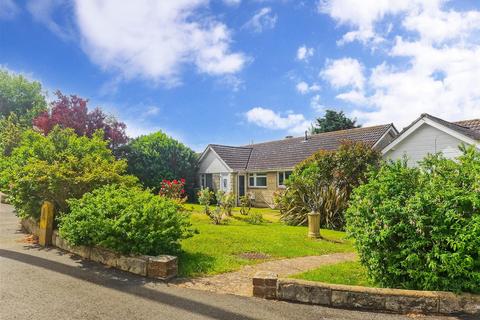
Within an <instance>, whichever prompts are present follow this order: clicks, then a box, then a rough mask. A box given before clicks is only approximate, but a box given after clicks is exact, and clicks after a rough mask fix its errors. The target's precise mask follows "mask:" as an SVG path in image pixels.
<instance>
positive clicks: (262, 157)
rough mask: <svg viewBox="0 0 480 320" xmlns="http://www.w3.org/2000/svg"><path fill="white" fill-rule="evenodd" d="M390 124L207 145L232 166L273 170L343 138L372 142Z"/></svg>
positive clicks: (331, 146) (332, 147) (331, 147)
mask: <svg viewBox="0 0 480 320" xmlns="http://www.w3.org/2000/svg"><path fill="white" fill-rule="evenodd" d="M391 127H392V125H391V124H387V125H379V126H374V127H365V128H356V129H348V130H340V131H333V132H326V133H319V134H314V135H310V136H308V139H307V140H305V137H297V138H285V139H282V140H276V141H270V142H263V143H257V144H252V145H248V146H241V147H231V146H221V145H210V147H211V148H212V149H213V150H214V151H215V152H216V153H217V154H218V155H219V156H220V157H221V158H222V159H223V160H224V161H225V162H226V163H227V165H228V166H229V167H230V168H232V169H234V170H251V171H258V170H275V169H285V168H293V167H294V166H295V165H296V164H298V163H299V162H301V161H303V160H305V159H306V158H308V157H309V156H311V155H312V154H313V153H315V152H317V151H318V150H335V149H337V148H338V147H339V145H340V143H341V142H342V141H345V140H349V141H363V142H365V143H366V144H368V145H370V146H373V145H375V143H376V142H377V141H378V140H379V139H380V138H381V137H382V136H383V135H384V134H385V133H386V132H387V131H388V130H389V129H390V128H391Z"/></svg>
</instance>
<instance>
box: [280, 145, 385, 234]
mask: <svg viewBox="0 0 480 320" xmlns="http://www.w3.org/2000/svg"><path fill="white" fill-rule="evenodd" d="M380 160H381V156H380V154H379V153H378V152H377V151H375V150H373V149H372V148H371V147H370V146H368V145H366V144H364V143H361V142H349V141H345V142H343V143H342V144H341V146H340V147H339V149H338V150H336V151H324V150H321V151H319V152H317V153H315V154H314V155H312V156H311V157H310V158H308V159H307V160H305V161H303V162H302V163H300V164H299V165H297V167H295V169H294V171H293V173H292V175H290V177H289V178H288V180H287V181H286V185H287V188H286V189H285V190H284V191H283V192H281V193H279V194H277V195H276V197H275V203H276V206H277V207H278V208H279V209H280V214H281V219H282V221H284V222H285V223H286V224H289V225H303V224H306V223H307V216H308V213H309V212H311V211H315V212H317V213H319V214H320V221H321V224H322V226H324V227H326V228H329V229H336V230H342V229H344V225H345V218H344V212H345V210H346V208H347V207H348V198H349V196H350V193H351V192H352V190H353V188H355V187H356V186H358V185H359V184H361V183H362V182H363V181H365V180H366V177H365V173H366V172H367V169H368V168H369V167H371V166H373V167H376V166H378V165H379V163H380Z"/></svg>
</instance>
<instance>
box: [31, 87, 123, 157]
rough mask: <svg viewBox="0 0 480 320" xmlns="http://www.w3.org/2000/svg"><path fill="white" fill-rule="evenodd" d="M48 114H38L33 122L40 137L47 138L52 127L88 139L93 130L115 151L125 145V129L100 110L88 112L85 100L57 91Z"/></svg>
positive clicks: (121, 124)
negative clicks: (69, 129) (72, 132)
mask: <svg viewBox="0 0 480 320" xmlns="http://www.w3.org/2000/svg"><path fill="white" fill-rule="evenodd" d="M55 95H56V96H57V100H55V101H53V102H52V103H51V106H50V110H49V111H45V112H42V113H41V114H40V115H39V116H37V117H36V118H35V119H34V120H33V125H34V126H35V127H37V128H38V129H40V130H41V131H42V132H43V134H45V135H46V134H48V133H50V131H52V129H53V128H54V127H55V126H59V127H61V128H64V129H65V128H71V129H73V131H74V132H75V133H76V134H77V135H79V136H87V137H89V138H91V137H92V136H93V134H94V133H95V132H96V131H97V130H102V131H103V133H104V138H105V140H107V141H108V143H109V147H110V148H111V149H112V150H116V149H117V148H118V147H119V146H121V145H123V144H125V143H126V142H127V140H128V139H127V135H126V133H125V129H126V127H127V126H126V125H125V123H123V122H119V121H117V120H116V119H115V118H114V117H112V116H108V115H107V114H105V113H104V112H103V111H102V110H101V109H99V108H95V109H94V110H92V111H88V108H87V104H88V100H86V99H83V98H81V97H78V96H76V95H71V96H66V95H64V94H62V93H61V92H60V91H57V92H56V93H55Z"/></svg>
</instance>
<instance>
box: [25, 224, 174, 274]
mask: <svg viewBox="0 0 480 320" xmlns="http://www.w3.org/2000/svg"><path fill="white" fill-rule="evenodd" d="M21 225H22V227H23V229H24V230H25V231H27V232H28V233H31V234H34V235H37V236H38V234H39V227H38V223H37V222H36V221H35V220H33V219H32V218H29V219H24V220H22V221H21ZM52 245H54V246H55V247H58V248H60V249H62V250H65V251H68V252H71V253H73V254H76V255H78V256H80V257H82V258H84V259H87V260H91V261H95V262H99V263H102V264H104V265H107V266H109V267H113V268H116V269H120V270H123V271H127V272H131V273H135V274H138V275H141V276H144V277H150V278H156V279H162V280H168V279H171V278H173V277H175V276H177V273H178V259H177V257H175V256H170V255H161V256H145V255H144V256H125V255H121V254H119V253H117V252H114V251H111V250H108V249H104V248H101V247H86V246H72V245H69V244H68V243H67V242H66V241H65V240H64V239H63V238H62V237H60V236H59V234H58V231H57V230H54V231H53V234H52Z"/></svg>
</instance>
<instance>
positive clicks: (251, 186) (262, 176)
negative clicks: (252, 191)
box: [248, 172, 268, 188]
mask: <svg viewBox="0 0 480 320" xmlns="http://www.w3.org/2000/svg"><path fill="white" fill-rule="evenodd" d="M250 178H253V185H251V184H250ZM258 178H265V185H264V186H259V185H258V184H257V179H258ZM267 186H268V178H267V173H263V172H261V173H260V172H259V173H249V174H248V187H249V188H267Z"/></svg>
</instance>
